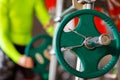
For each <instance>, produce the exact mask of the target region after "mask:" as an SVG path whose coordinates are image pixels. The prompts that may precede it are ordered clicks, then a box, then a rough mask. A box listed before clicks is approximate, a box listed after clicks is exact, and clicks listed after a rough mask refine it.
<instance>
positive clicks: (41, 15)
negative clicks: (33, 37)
mask: <svg viewBox="0 0 120 80" xmlns="http://www.w3.org/2000/svg"><path fill="white" fill-rule="evenodd" d="M35 13H36V16H37V18H38V19H39V21H40V22H41V24H42V25H43V28H44V29H45V31H46V32H47V33H48V34H49V35H51V36H53V33H54V27H53V25H51V23H52V22H53V21H52V20H51V16H50V14H49V13H48V11H47V9H46V7H45V4H44V0H36V1H35ZM53 24H54V23H53Z"/></svg>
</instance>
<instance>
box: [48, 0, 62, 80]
mask: <svg viewBox="0 0 120 80" xmlns="http://www.w3.org/2000/svg"><path fill="white" fill-rule="evenodd" d="M62 6H63V0H57V4H56V17H58V16H60V15H61V13H62ZM58 25H59V22H57V23H56V24H55V33H56V29H57V27H58ZM53 43H54V36H53ZM52 47H53V49H52V50H51V52H50V54H51V59H50V66H49V80H56V72H57V59H56V55H55V50H54V44H53V45H52Z"/></svg>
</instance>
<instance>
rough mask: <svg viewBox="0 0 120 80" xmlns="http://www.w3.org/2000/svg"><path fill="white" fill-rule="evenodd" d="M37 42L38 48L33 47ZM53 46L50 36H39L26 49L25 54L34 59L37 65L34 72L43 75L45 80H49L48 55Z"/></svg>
mask: <svg viewBox="0 0 120 80" xmlns="http://www.w3.org/2000/svg"><path fill="white" fill-rule="evenodd" d="M37 41H38V42H39V43H37V47H33V44H35V42H37ZM51 44H52V38H51V37H50V36H48V35H46V34H39V35H37V36H35V37H34V38H33V39H32V40H31V42H30V43H29V44H28V45H27V47H26V48H25V54H26V55H27V56H30V57H32V59H33V61H34V63H35V66H34V68H33V69H32V70H33V71H35V72H37V73H39V74H40V75H42V78H43V80H48V72H49V70H48V69H49V59H48V58H47V55H48V52H49V50H50V46H51Z"/></svg>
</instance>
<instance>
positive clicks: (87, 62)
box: [54, 9, 120, 78]
mask: <svg viewBox="0 0 120 80" xmlns="http://www.w3.org/2000/svg"><path fill="white" fill-rule="evenodd" d="M95 16H97V17H99V18H101V19H102V20H103V21H104V22H105V23H106V25H107V32H106V33H104V34H100V33H99V32H98V30H97V29H96V27H95V25H94V17H95ZM75 17H77V18H79V23H78V25H77V26H76V27H75V29H74V30H71V29H70V31H69V32H65V31H64V27H65V26H66V24H67V23H68V22H69V21H70V20H72V19H74V18H75ZM54 38H55V40H54V46H55V51H56V56H57V59H58V61H59V62H60V64H61V65H62V66H63V67H64V68H65V69H66V70H67V71H68V72H70V73H71V74H73V75H75V76H78V77H81V78H95V77H99V76H102V75H104V74H105V73H107V72H108V71H110V70H111V69H112V68H113V67H114V65H115V64H116V62H117V61H118V58H119V51H120V37H119V33H118V30H117V29H116V26H115V25H114V23H113V21H112V20H111V19H110V18H109V17H108V16H106V15H105V14H103V13H100V12H97V11H95V10H92V9H84V10H78V11H75V12H73V13H70V14H69V15H66V16H65V17H64V18H63V20H62V21H61V23H60V25H59V27H58V29H57V31H56V35H55V37H54ZM65 50H71V52H73V53H74V54H76V55H77V56H78V57H79V59H80V60H81V64H82V68H83V69H82V71H77V70H76V69H73V68H72V67H71V66H70V65H69V64H68V63H67V62H66V61H65V59H64V51H65ZM107 55H111V56H112V58H111V60H110V61H109V63H108V64H106V65H105V66H104V67H103V68H101V69H99V68H98V64H99V62H100V61H101V59H102V58H103V57H105V56H107Z"/></svg>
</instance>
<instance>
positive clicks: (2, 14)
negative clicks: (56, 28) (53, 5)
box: [0, 0, 50, 63]
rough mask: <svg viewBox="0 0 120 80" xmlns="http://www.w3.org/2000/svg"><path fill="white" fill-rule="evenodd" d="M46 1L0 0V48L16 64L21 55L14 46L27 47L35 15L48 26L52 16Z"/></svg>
mask: <svg viewBox="0 0 120 80" xmlns="http://www.w3.org/2000/svg"><path fill="white" fill-rule="evenodd" d="M43 1H44V0H0V47H1V48H2V49H3V51H4V52H5V53H6V54H7V55H8V56H9V57H10V58H11V59H12V60H13V61H14V62H16V63H18V60H19V58H20V57H21V54H20V53H19V52H18V51H17V50H16V48H15V47H14V45H13V44H17V45H22V46H23V45H27V44H28V43H29V41H30V40H31V38H32V36H31V33H32V25H33V13H34V12H35V14H36V16H37V18H38V19H39V21H40V22H41V23H42V24H43V25H46V24H47V23H48V22H49V20H50V15H49V14H48V12H47V11H46V8H45V6H44V2H43Z"/></svg>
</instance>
